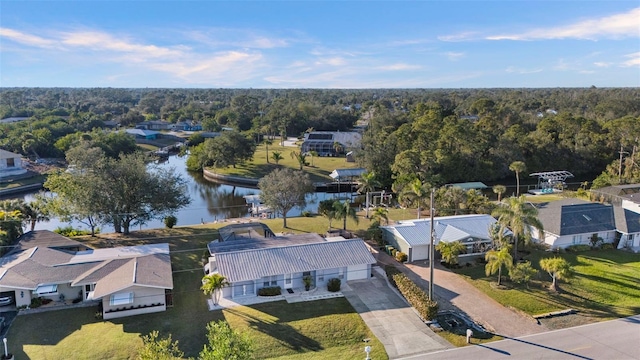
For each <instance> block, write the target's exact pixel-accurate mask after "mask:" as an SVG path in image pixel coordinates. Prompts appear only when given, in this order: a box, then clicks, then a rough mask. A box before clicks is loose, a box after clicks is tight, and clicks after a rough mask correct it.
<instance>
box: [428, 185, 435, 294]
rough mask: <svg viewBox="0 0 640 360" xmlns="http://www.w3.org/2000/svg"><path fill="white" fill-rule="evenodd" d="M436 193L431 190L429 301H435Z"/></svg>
mask: <svg viewBox="0 0 640 360" xmlns="http://www.w3.org/2000/svg"><path fill="white" fill-rule="evenodd" d="M434 193H435V189H431V205H430V209H431V211H430V212H429V214H430V215H429V217H430V219H431V230H430V231H429V236H430V238H431V246H429V300H431V301H433V262H434V260H435V259H434V258H435V253H436V252H435V249H434V246H433V242H434V240H433V232H434V231H433V213H434V211H435V209H434V206H433V196H434Z"/></svg>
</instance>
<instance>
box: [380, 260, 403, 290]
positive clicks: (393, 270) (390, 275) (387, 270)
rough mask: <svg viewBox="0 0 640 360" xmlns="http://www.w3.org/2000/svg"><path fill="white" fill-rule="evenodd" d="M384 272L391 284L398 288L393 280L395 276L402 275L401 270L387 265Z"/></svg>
mask: <svg viewBox="0 0 640 360" xmlns="http://www.w3.org/2000/svg"><path fill="white" fill-rule="evenodd" d="M384 272H385V273H386V274H387V279H389V282H390V283H391V285H393V286H395V287H398V286H396V283H395V282H394V280H393V275H396V274H402V273H401V272H400V270H398V269H396V267H395V266H391V265H387V266H385V267H384Z"/></svg>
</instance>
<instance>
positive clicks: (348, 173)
mask: <svg viewBox="0 0 640 360" xmlns="http://www.w3.org/2000/svg"><path fill="white" fill-rule="evenodd" d="M365 172H367V169H363V168H351V169H335V170H333V171H332V172H331V174H329V176H331V178H332V179H340V180H342V179H345V178H356V177H360V176H361V175H362V174H364V173H365Z"/></svg>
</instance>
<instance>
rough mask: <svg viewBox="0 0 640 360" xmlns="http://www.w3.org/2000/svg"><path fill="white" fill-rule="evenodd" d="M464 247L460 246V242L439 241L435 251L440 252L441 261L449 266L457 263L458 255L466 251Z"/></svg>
mask: <svg viewBox="0 0 640 360" xmlns="http://www.w3.org/2000/svg"><path fill="white" fill-rule="evenodd" d="M466 249H467V248H466V246H464V245H462V243H461V242H460V241H452V242H445V241H440V242H439V243H438V245H436V250H438V251H439V252H440V256H442V260H444V262H446V263H447V264H449V265H453V264H457V263H458V255H459V254H460V253H462V252H464V251H465V250H466Z"/></svg>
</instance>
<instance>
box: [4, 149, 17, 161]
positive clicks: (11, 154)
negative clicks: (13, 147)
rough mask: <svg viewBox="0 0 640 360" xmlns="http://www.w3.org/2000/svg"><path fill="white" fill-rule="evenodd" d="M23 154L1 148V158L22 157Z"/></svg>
mask: <svg viewBox="0 0 640 360" xmlns="http://www.w3.org/2000/svg"><path fill="white" fill-rule="evenodd" d="M21 157H22V155H20V154H16V153H12V152H11V151H7V150H3V149H0V159H12V158H21Z"/></svg>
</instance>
